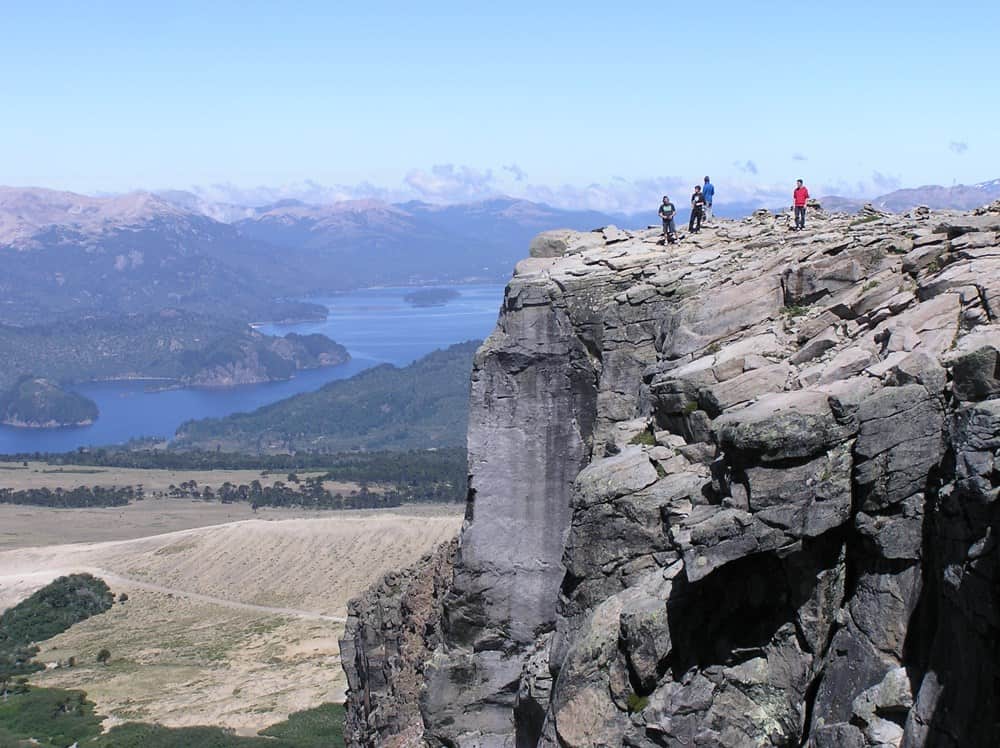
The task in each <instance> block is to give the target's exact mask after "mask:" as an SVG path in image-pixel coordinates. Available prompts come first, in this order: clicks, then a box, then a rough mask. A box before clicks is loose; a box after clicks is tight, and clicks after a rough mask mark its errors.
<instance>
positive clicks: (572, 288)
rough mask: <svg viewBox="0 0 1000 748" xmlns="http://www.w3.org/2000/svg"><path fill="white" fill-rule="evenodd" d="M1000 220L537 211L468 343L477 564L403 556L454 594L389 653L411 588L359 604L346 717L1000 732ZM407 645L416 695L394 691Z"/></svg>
mask: <svg viewBox="0 0 1000 748" xmlns="http://www.w3.org/2000/svg"><path fill="white" fill-rule="evenodd" d="M998 232H1000V203H995V204H994V205H992V206H990V207H989V208H985V209H982V210H979V211H976V212H975V213H973V214H960V213H931V212H929V211H927V210H924V209H918V210H916V211H913V212H912V213H910V214H907V215H882V214H880V213H878V212H876V211H873V210H867V211H865V212H863V214H861V215H859V216H846V215H824V214H822V213H821V212H819V211H816V213H815V215H812V216H810V219H809V229H808V230H807V231H805V232H800V233H792V232H789V231H788V227H787V219H786V218H785V217H783V216H773V215H771V214H769V213H767V212H766V211H761V212H758V213H757V214H755V215H754V216H752V217H751V218H748V219H746V220H744V221H740V222H733V221H718V222H716V223H715V224H714V225H713V226H711V227H709V228H708V229H706V230H704V231H703V232H702V233H701V234H699V235H697V236H694V237H690V238H688V239H686V240H685V241H684V242H682V243H681V244H680V245H677V246H675V247H669V248H667V249H666V250H664V248H663V247H661V246H658V245H657V244H656V240H657V238H658V236H657V232H655V231H639V232H627V231H621V230H618V229H614V228H613V227H609V228H607V229H604V230H603V231H599V232H591V233H576V232H568V231H567V232H550V233H548V234H544V235H542V236H540V237H539V238H538V239H536V240H535V242H534V243H533V246H532V257H531V258H530V259H527V260H524V261H523V262H522V263H520V264H519V265H518V267H517V270H516V272H515V275H514V277H513V279H512V280H511V282H510V285H509V286H508V289H507V293H506V298H505V301H504V305H503V309H502V311H501V315H500V320H499V323H498V327H497V330H496V331H495V332H494V334H493V335H492V336H491V337H490V338H489V339H488V340H487V341H486V342H485V343H484V345H483V346H482V348H481V349H480V351H479V353H478V355H477V358H476V362H475V370H474V372H473V383H472V407H471V414H470V424H469V456H470V473H471V479H470V497H469V506H468V513H467V522H466V525H465V527H464V529H463V533H462V536H461V541H460V546H459V548H458V551H457V556H456V559H455V566H454V572H453V574H445V575H444V577H442V576H441V574H442V567H441V566H434V565H433V564H432V565H431V566H432V569H431V570H430V571H425V572H423V574H424V576H423V577H420V574H419V573H417V572H412V573H411V574H412V575H413V576H412V577H408V578H412V579H417V578H424V579H425V580H426V579H433V580H434V581H433V584H432V586H433V588H434V589H436V590H438V591H439V592H438V593H435V595H436V599H439V600H440V608H439V610H440V623H438V619H434V623H433V624H432V625H430V627H429V628H428V629H426V631H425V634H424V637H423V641H424V644H425V647H424V648H423V649H421V648H416V649H412V650H409V654H408V655H404V654H400V655H399V656H400V657H402V658H403V659H405V658H406V657H407V656H409V657H411V658H412V659H413V661H412V662H409V663H408V664H406V665H405V666H403V665H399V666H398V667H396V669H395V670H392V669H390V670H388V671H386V670H385V668H384V667H383V668H382V670H383V671H384V672H385V673H386V676H385V678H384V679H383V680H382V681H379V680H378V679H375V678H372V677H370V676H365V677H361V676H359V673H362V672H370V671H371V670H372V668H373V664H372V663H378V662H379V660H378V656H379V655H378V653H379V652H382V651H383V650H384V649H385V647H386V646H387V642H390V641H392V640H393V636H395V634H394V633H393V632H394V631H396V630H398V628H399V627H400V626H403V627H404V628H405V627H406V626H411V625H412V622H413V621H416V620H417V619H416V618H413V617H412V615H411V614H409V613H407V610H408V609H407V607H406V605H402V606H400V605H399V604H397V603H396V600H397V599H400V597H399V595H397V594H395V593H391V591H390V592H382V593H380V592H378V591H375V592H373V593H370V594H369V597H368V598H367V602H366V603H364V605H366V606H367V608H368V609H369V610H371V609H374V608H380V609H381V611H382V612H381V613H379V615H371V614H365V615H358V616H357V617H356V619H355V620H356V625H355V626H354V628H353V629H352V630H351V631H352V633H351V634H349V639H351V641H352V642H353V643H352V645H351V646H354V649H353V650H350V649H349V651H345V668H346V669H347V671H348V675H349V678H350V679H351V692H350V694H349V705H350V709H351V713H352V715H353V716H352V719H353V722H352V732H351V739H352V741H353V744H354V745H392V744H394V743H393V742H392V741H394V740H396V741H399V740H402V739H403V733H406V738H405V739H406V740H410V741H412V744H414V745H420V744H427V745H431V746H518V747H521V746H536V745H538V746H580V747H583V746H604V745H607V746H671V747H673V746H802V745H805V746H812V748H833V747H834V746H836V747H838V748H854V747H857V748H862V747H867V746H905V747H907V748H914V747H916V746H948V747H952V746H953V747H954V748H959V747H961V748H967V747H968V746H992V745H997V744H1000V725H998V721H1000V717H998V715H1000V644H998V642H1000V613H998V603H1000V553H998V548H997V540H996V536H997V532H998V531H1000V526H998V520H1000V510H998V506H1000V503H998V501H997V493H998V487H1000V399H998V395H1000V353H998V351H1000V319H998V317H1000V241H998ZM425 566H426V565H425ZM444 578H447V583H446V586H447V591H446V592H445V590H444V586H445V584H444V582H443V581H442V580H443V579H444ZM428 583H429V582H427V581H425V582H423V584H428ZM439 593H440V594H439ZM408 615H409V616H410V617H409V618H408V617H407V616H408ZM438 626H439V628H438ZM428 632H429V633H428ZM358 642H363V644H358ZM431 650H433V651H431ZM379 667H381V666H379ZM404 669H405V670H407V672H409V673H412V674H414V677H413V678H412V679H409V680H407V681H406V683H405V688H406V689H409V690H408V691H407V693H409V694H410V696H408V697H407V698H408V699H410V701H408V702H407V703H412V700H413V699H415V698H416V693H417V691H418V690H419V692H420V709H419V715H417V712H416V710H415V709H411V708H408V709H407V710H406V711H405V714H404V713H403V712H401V713H400V715H401V716H400V717H399V718H397V719H394V720H388V721H387V720H384V719H381V720H380V719H379V718H377V717H376V718H373V717H372V714H373V713H374V712H373V710H372V708H371V704H373V703H378V702H380V701H383V700H385V699H386V698H389V697H391V695H392V694H393V693H398V692H399V690H400V689H401V688H404V682H403V680H400V679H394V678H395V676H394V675H393V673H394V672H396V671H401V670H404ZM361 715H366V716H365V719H366V720H367V722H365V723H363V721H362V719H361V718H360V717H361ZM395 744H399V745H402V744H404V743H401V742H397V743H395Z"/></svg>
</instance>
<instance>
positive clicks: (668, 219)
mask: <svg viewBox="0 0 1000 748" xmlns="http://www.w3.org/2000/svg"><path fill="white" fill-rule="evenodd" d="M676 214H677V208H676V207H675V206H674V204H673V203H672V202H670V197H669V196H667V195H664V196H663V202H662V203H660V219H661V220H662V221H663V241H661V242H660V243H661V244H662V243H663V242H668V243H670V244H673V243H674V242H675V241H677V227H676V225H674V216H675V215H676Z"/></svg>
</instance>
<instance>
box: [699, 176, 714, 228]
mask: <svg viewBox="0 0 1000 748" xmlns="http://www.w3.org/2000/svg"><path fill="white" fill-rule="evenodd" d="M701 194H702V195H704V196H705V220H706V221H711V220H712V200H714V199H715V185H714V184H712V183H711V182H710V181H709V179H708V177H705V186H704V187H702V188H701Z"/></svg>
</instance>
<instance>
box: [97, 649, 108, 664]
mask: <svg viewBox="0 0 1000 748" xmlns="http://www.w3.org/2000/svg"><path fill="white" fill-rule="evenodd" d="M110 659H111V652H110V650H108V649H102V650H101V651H100V652H98V653H97V661H98V662H99V663H101V664H102V665H107V664H108V660H110Z"/></svg>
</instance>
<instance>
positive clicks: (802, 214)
mask: <svg viewBox="0 0 1000 748" xmlns="http://www.w3.org/2000/svg"><path fill="white" fill-rule="evenodd" d="M808 199H809V190H807V189H806V188H805V185H803V184H802V180H801V179H796V180H795V191H794V192H793V193H792V202H793V204H794V206H795V230H796V231H800V230H802V229H804V228H805V227H806V201H807V200H808Z"/></svg>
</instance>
